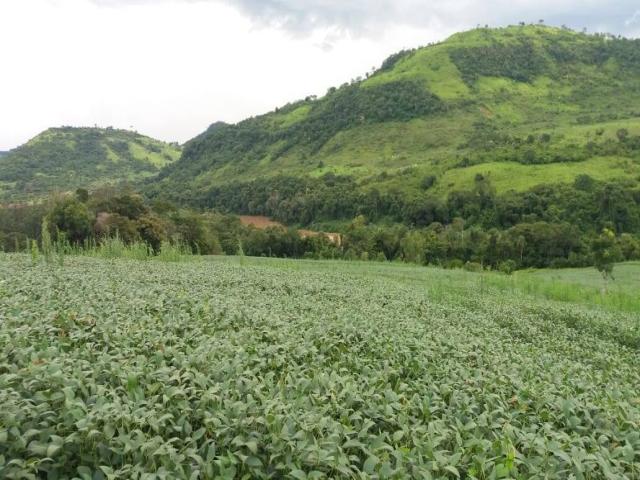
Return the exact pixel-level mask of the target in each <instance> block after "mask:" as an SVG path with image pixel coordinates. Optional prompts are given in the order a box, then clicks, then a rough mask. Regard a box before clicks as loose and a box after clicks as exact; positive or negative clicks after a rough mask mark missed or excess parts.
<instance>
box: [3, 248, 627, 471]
mask: <svg viewBox="0 0 640 480" xmlns="http://www.w3.org/2000/svg"><path fill="white" fill-rule="evenodd" d="M627 269H629V271H628V272H627V273H628V275H630V276H633V272H634V271H636V270H637V269H638V265H628V266H622V267H621V268H620V270H621V272H622V271H623V270H624V271H626V270H627ZM627 273H625V274H624V275H625V278H627V277H626V275H627ZM526 275H527V276H528V278H529V277H530V278H534V279H535V278H536V276H541V277H542V279H541V281H547V280H548V278H547V277H548V275H549V274H548V273H547V272H528V273H526ZM567 275H569V277H571V278H573V277H574V275H575V276H577V275H578V273H575V274H574V273H568V274H567ZM498 279H499V280H498ZM505 279H507V277H502V276H498V275H496V274H487V275H477V274H471V273H468V272H461V271H443V270H438V269H429V268H421V267H416V266H410V265H396V264H387V263H380V264H377V263H355V262H311V261H292V260H277V259H261V258H248V257H243V258H237V257H236V258H233V257H224V258H222V257H211V258H209V259H208V261H202V262H190V261H189V262H180V263H165V262H139V261H135V260H130V259H123V258H115V259H114V258H112V259H103V258H89V257H80V256H77V257H70V258H68V259H67V261H65V263H64V265H63V266H59V265H36V266H34V265H33V264H32V262H31V261H30V259H29V256H27V255H16V254H12V255H8V254H2V255H0V318H1V319H2V321H1V322H0V359H2V360H0V404H2V406H3V408H2V410H1V411H0V438H1V439H2V442H0V477H2V478H46V477H48V478H54V477H55V478H81V479H92V478H147V477H148V478H151V477H152V476H155V477H158V476H164V477H167V478H203V479H213V478H243V477H244V478H291V479H307V478H311V479H323V478H398V479H399V478H450V479H454V478H476V479H490V478H538V477H545V478H549V479H561V478H570V477H572V476H573V477H576V478H578V477H579V476H580V475H582V478H604V477H605V475H604V472H607V474H608V476H609V477H611V478H613V477H616V478H637V477H638V475H640V470H639V467H638V462H637V461H636V459H637V458H638V456H639V455H640V442H639V437H638V435H637V431H638V422H639V421H640V403H639V401H638V391H639V389H640V375H639V372H638V369H637V364H638V361H639V360H640V356H639V355H640V354H639V350H638V349H640V330H639V329H638V325H639V322H640V317H639V316H638V314H637V313H624V312H620V311H618V310H616V309H615V308H611V306H607V305H602V306H600V305H590V304H588V303H585V304H580V303H575V304H572V303H558V302H555V301H550V300H547V299H545V298H543V297H541V296H540V295H539V294H538V293H536V292H532V293H530V294H529V293H522V294H521V293H518V292H512V293H510V294H505V291H504V289H503V287H501V286H500V285H498V284H497V283H499V282H501V281H503V280H505ZM518 281H519V280H518ZM531 281H533V280H531ZM492 282H494V283H496V282H497V283H496V285H492ZM589 283H590V282H589ZM588 286H589V285H586V286H585V287H588Z"/></svg>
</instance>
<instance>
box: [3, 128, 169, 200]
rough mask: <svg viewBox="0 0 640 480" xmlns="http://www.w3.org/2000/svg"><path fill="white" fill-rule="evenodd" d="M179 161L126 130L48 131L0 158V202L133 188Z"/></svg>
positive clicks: (161, 147) (150, 140) (165, 146)
mask: <svg viewBox="0 0 640 480" xmlns="http://www.w3.org/2000/svg"><path fill="white" fill-rule="evenodd" d="M179 156H180V148H179V147H177V146H174V145H170V144H167V143H164V142H161V141H159V140H155V139H153V138H150V137H147V136H144V135H139V134H137V133H135V132H130V131H126V130H115V129H98V128H70V127H64V128H52V129H49V130H47V131H45V132H43V133H41V134H40V135H38V136H36V137H34V138H33V139H31V140H30V141H29V142H27V143H26V144H25V145H22V146H20V147H18V148H16V149H14V150H12V151H10V152H8V153H7V155H6V156H4V157H0V199H2V198H4V199H6V200H18V199H27V198H33V197H36V196H39V195H43V194H46V193H48V192H50V191H53V190H62V191H65V190H72V189H75V188H78V187H95V186H98V185H103V184H108V183H116V182H122V181H127V182H135V181H138V180H141V179H143V178H147V177H150V176H153V175H155V174H157V172H158V170H159V169H160V168H162V167H164V166H166V165H168V164H170V163H172V162H174V161H176V160H177V159H178V158H179Z"/></svg>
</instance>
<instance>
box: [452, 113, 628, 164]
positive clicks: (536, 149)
mask: <svg viewBox="0 0 640 480" xmlns="http://www.w3.org/2000/svg"><path fill="white" fill-rule="evenodd" d="M604 133H605V131H604V129H602V128H599V129H595V131H594V136H593V138H592V139H591V140H589V141H587V142H585V143H583V144H580V145H578V144H575V143H574V144H570V143H565V144H561V143H558V142H552V141H551V140H552V136H551V134H548V133H543V134H541V135H537V136H534V135H528V136H526V137H518V136H514V135H510V134H509V133H506V132H504V131H503V130H500V129H499V128H498V127H497V125H495V124H493V123H492V122H489V121H479V122H476V123H475V125H474V130H473V133H472V135H471V136H470V137H469V140H468V141H467V142H466V143H465V144H463V146H462V147H463V148H466V149H469V150H471V151H472V152H473V153H470V154H467V155H466V156H465V157H463V158H462V159H461V160H460V162H458V164H457V166H458V167H462V168H464V167H468V166H470V165H477V164H481V163H485V162H518V163H522V164H524V165H533V164H538V165H539V164H548V163H567V162H581V161H584V160H587V159H589V158H593V157H598V156H601V157H602V156H617V157H626V158H635V157H636V156H637V155H638V152H640V135H632V134H631V133H630V132H629V131H628V130H627V129H625V128H620V129H618V130H617V131H616V132H615V133H616V136H615V138H611V137H609V136H607V137H605V136H604Z"/></svg>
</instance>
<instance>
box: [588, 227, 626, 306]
mask: <svg viewBox="0 0 640 480" xmlns="http://www.w3.org/2000/svg"><path fill="white" fill-rule="evenodd" d="M591 253H592V255H593V263H594V266H595V267H596V269H597V270H598V271H599V272H600V274H601V275H602V278H603V279H604V288H603V292H604V293H606V291H607V281H608V280H609V278H611V279H614V278H613V267H614V265H615V262H617V261H618V260H620V250H619V248H618V246H617V244H616V236H615V234H614V233H613V231H612V230H609V229H608V228H605V229H603V230H602V233H601V234H600V235H598V236H597V237H596V238H595V239H594V240H593V241H592V242H591Z"/></svg>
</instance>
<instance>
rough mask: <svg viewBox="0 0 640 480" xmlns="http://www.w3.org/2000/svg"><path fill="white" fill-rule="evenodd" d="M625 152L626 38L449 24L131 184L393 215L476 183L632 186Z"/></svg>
mask: <svg viewBox="0 0 640 480" xmlns="http://www.w3.org/2000/svg"><path fill="white" fill-rule="evenodd" d="M639 159H640V40H629V39H624V38H614V37H611V36H605V35H587V34H583V33H577V32H574V31H571V30H567V29H561V28H551V27H546V26H542V25H528V26H513V27H508V28H501V29H476V30H472V31H469V32H465V33H460V34H456V35H454V36H452V37H451V38H449V39H448V40H446V41H444V42H442V43H439V44H435V45H430V46H427V47H424V48H420V49H416V50H412V51H404V52H400V53H398V54H396V55H393V56H392V57H390V58H389V59H387V60H386V61H385V62H384V64H383V65H382V67H381V68H380V69H378V70H377V71H375V72H374V73H372V74H370V75H368V76H367V77H366V78H363V79H356V80H354V81H352V82H351V83H348V84H344V85H342V86H341V87H339V88H332V89H331V90H329V92H328V93H327V94H326V95H325V96H323V97H321V98H314V97H309V98H307V99H305V100H301V101H298V102H295V103H291V104H289V105H286V106H284V107H282V108H278V109H276V110H275V111H273V112H271V113H268V114H265V115H262V116H259V117H255V118H250V119H248V120H245V121H242V122H240V123H238V124H236V125H225V124H215V125H213V126H212V127H211V128H210V129H209V130H208V131H206V132H204V133H203V134H201V135H200V136H198V137H196V138H195V139H193V140H192V141H190V142H188V143H187V144H186V146H185V148H184V153H183V155H182V158H181V160H180V161H178V162H176V163H174V164H172V165H169V166H167V167H166V168H164V169H163V170H162V172H161V173H160V181H158V182H155V183H154V184H153V185H150V186H149V187H148V190H147V191H148V193H150V194H151V195H152V196H154V195H161V194H162V195H166V196H169V197H171V199H173V200H178V201H180V202H184V203H188V204H192V205H195V206H200V207H217V208H222V209H227V210H229V211H234V212H236V213H250V214H267V215H271V216H275V217H277V218H279V219H281V220H285V221H294V222H300V223H308V222H311V221H317V220H319V219H331V218H336V217H339V216H344V217H348V216H350V215H352V214H354V213H356V214H357V213H358V212H360V213H362V212H365V211H366V212H369V214H370V216H375V209H376V208H377V207H376V205H373V204H375V203H376V202H378V204H379V205H382V206H381V207H380V208H381V210H380V211H381V212H382V213H383V214H385V215H386V214H391V215H392V216H394V217H396V218H397V217H403V215H404V214H403V213H402V212H400V209H402V208H413V209H415V208H419V207H415V204H416V203H418V204H425V203H428V202H431V203H432V204H433V203H434V202H435V203H437V202H440V203H442V202H445V201H446V200H447V198H449V197H450V195H451V194H452V192H459V191H469V192H471V191H477V190H478V188H480V189H484V190H485V191H492V192H493V193H495V194H496V195H498V196H500V195H505V194H507V192H515V193H523V192H528V191H531V190H532V189H535V188H538V186H539V185H546V186H547V187H549V186H556V185H557V186H558V188H564V187H562V186H563V185H565V186H568V187H567V188H570V189H571V188H573V184H574V182H575V180H576V178H580V179H582V180H584V181H585V182H587V183H589V182H593V183H594V184H596V185H601V184H604V183H606V182H610V181H616V182H617V181H624V182H626V184H627V187H629V188H635V186H637V182H638V179H639V178H640V163H639ZM479 182H480V183H481V186H480V187H479V186H478V183H479ZM598 182H599V183H598ZM185 185H186V186H187V188H185ZM554 188H555V187H554ZM344 195H347V197H348V202H349V203H348V204H345V205H340V204H339V203H340V202H339V197H340V196H344ZM363 199H365V200H363ZM354 202H355V205H354ZM363 202H368V203H367V205H364V206H363V205H361V204H362V203H363ZM408 204H412V206H407V205H408ZM361 207H362V208H361ZM372 210H374V215H371V211H372ZM454 213H455V212H454ZM427 216H428V215H427ZM286 217H289V218H286ZM409 217H410V218H408V221H409V222H410V223H415V222H416V219H415V218H412V215H409ZM413 217H415V215H413ZM428 218H430V219H433V218H438V217H437V215H436V216H434V215H431V216H428ZM421 221H422V222H423V223H424V222H425V221H426V220H421Z"/></svg>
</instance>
